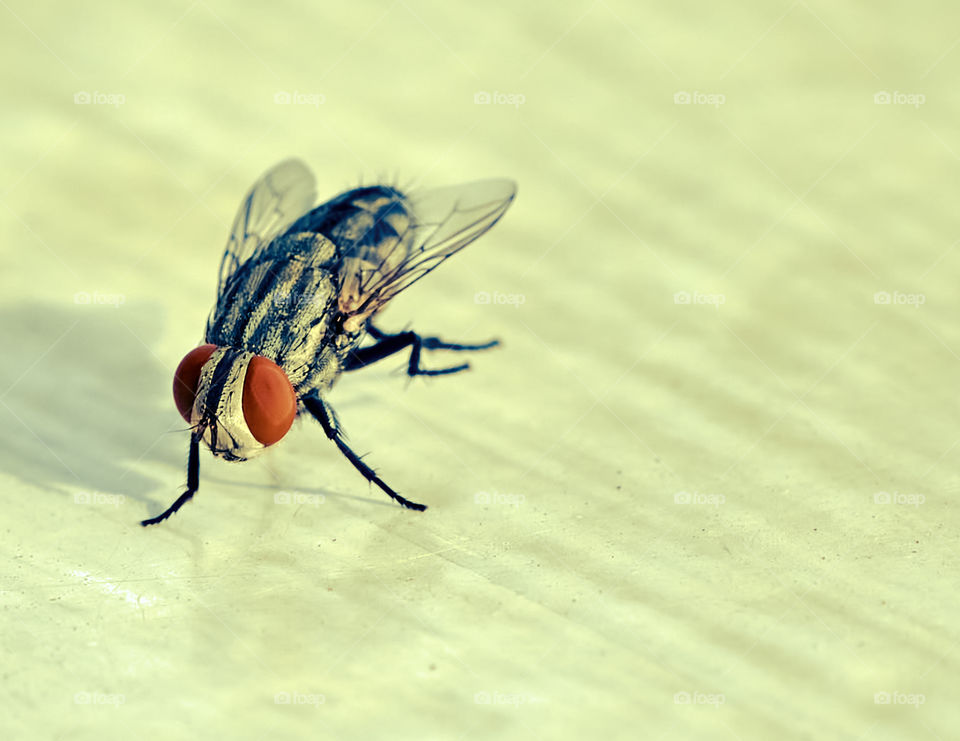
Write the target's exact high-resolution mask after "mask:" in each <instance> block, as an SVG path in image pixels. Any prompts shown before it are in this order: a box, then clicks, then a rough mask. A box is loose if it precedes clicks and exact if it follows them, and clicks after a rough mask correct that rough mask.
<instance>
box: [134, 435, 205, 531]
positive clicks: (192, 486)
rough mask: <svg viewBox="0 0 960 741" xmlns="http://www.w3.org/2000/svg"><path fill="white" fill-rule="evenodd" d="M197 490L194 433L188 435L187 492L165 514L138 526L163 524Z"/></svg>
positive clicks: (197, 448) (197, 459)
mask: <svg viewBox="0 0 960 741" xmlns="http://www.w3.org/2000/svg"><path fill="white" fill-rule="evenodd" d="M198 488H200V438H199V437H198V436H197V435H196V433H194V434H192V435H190V454H189V456H188V458H187V490H186V491H185V492H183V494H181V495H180V496H179V497H177V501H175V502H174V503H173V504H171V505H170V506H169V507H168V508H167V510H166V511H165V512H163V513H162V514H159V515H157V516H156V517H151V518H150V519H148V520H143V521H142V522H141V523H140V524H141V525H143V526H144V527H146V526H147V525H156V524H157V523H158V522H163V521H164V520H166V519H167V518H168V517H169V516H170V515H172V514H173V513H174V512H176V511H177V510H178V509H180V508H181V507H182V506H183V505H184V504H186V503H187V502H188V501H190V498H191V497H192V496H193V495H194V494H196V493H197V489H198Z"/></svg>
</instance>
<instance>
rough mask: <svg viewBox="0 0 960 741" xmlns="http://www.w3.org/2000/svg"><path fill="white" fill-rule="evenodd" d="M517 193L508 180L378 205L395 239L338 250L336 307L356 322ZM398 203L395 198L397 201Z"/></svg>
mask: <svg viewBox="0 0 960 741" xmlns="http://www.w3.org/2000/svg"><path fill="white" fill-rule="evenodd" d="M516 193H517V186H516V183H514V182H513V181H512V180H478V181H476V182H473V183H466V184H464V185H456V186H451V187H447V188H438V189H436V190H430V191H426V192H424V193H420V194H416V193H414V194H411V195H410V196H407V197H404V198H403V201H402V206H403V208H402V210H401V209H399V208H386V209H382V210H381V213H383V214H384V217H383V218H384V219H386V220H389V221H390V226H391V227H392V229H393V231H394V233H395V235H396V236H395V238H390V239H387V240H384V241H383V242H382V243H379V244H377V243H374V244H370V243H369V242H368V241H366V240H363V239H358V240H357V243H356V244H357V249H355V250H351V249H349V248H348V249H346V250H344V251H343V253H342V257H343V266H342V268H341V271H340V275H341V286H340V311H341V312H342V313H343V314H345V315H347V316H348V317H352V318H353V322H352V323H353V324H355V325H358V324H359V323H360V322H362V321H363V320H364V319H366V318H368V317H370V316H372V315H373V314H374V313H376V312H377V311H378V310H379V309H380V308H381V307H382V306H383V305H384V304H385V303H386V302H387V301H389V300H390V299H392V298H394V297H395V296H396V295H397V294H398V293H400V292H401V291H403V290H404V289H406V288H409V287H410V286H411V285H412V284H413V283H415V282H416V281H418V280H420V278H422V277H423V276H425V275H427V274H428V273H429V272H431V271H432V270H434V269H435V268H436V267H437V266H438V265H440V263H442V262H443V261H444V260H446V259H447V258H449V257H451V256H452V255H454V254H456V253H457V252H459V251H460V250H462V249H463V248H464V247H466V246H467V245H468V244H470V243H471V242H472V241H473V240H475V239H476V238H477V237H479V236H480V235H482V234H483V233H484V232H486V231H487V230H488V229H490V227H492V226H493V225H494V224H495V223H496V222H497V221H498V220H499V219H500V217H501V216H503V214H504V213H506V210H507V209H508V208H509V207H510V204H511V203H512V202H513V199H514V197H515V196H516ZM397 205H398V206H399V205H400V204H399V203H398V204H397Z"/></svg>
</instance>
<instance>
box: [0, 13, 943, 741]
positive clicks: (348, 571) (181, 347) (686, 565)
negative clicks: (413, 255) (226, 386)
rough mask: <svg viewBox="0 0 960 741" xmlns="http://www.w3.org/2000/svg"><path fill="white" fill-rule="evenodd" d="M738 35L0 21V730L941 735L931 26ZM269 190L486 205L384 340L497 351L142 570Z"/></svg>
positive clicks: (357, 21)
mask: <svg viewBox="0 0 960 741" xmlns="http://www.w3.org/2000/svg"><path fill="white" fill-rule="evenodd" d="M728 5H729V4H727V5H717V4H708V3H685V4H675V3H674V4H654V3H647V4H644V6H642V7H641V6H638V5H637V4H636V3H631V2H621V1H620V0H599V1H598V2H583V3H568V4H560V5H558V4H555V3H547V2H542V3H539V4H536V5H531V4H527V5H525V6H524V7H523V9H521V10H517V9H513V8H512V6H513V4H511V3H502V4H499V3H474V4H468V5H463V6H454V5H452V4H447V3H433V4H431V3H428V2H420V1H419V0H399V1H398V2H395V3H392V4H389V3H388V4H384V5H376V4H362V5H358V4H354V3H342V4H337V5H335V4H329V3H327V4H323V5H320V4H317V5H315V6H302V5H294V4H290V5H286V6H274V5H270V4H263V3H250V4H247V5H245V6H242V7H241V6H237V5H235V4H232V3H221V2H206V1H201V2H196V3H192V4H191V3H178V4H175V5H163V4H145V5H143V6H142V7H138V8H134V7H131V6H127V5H124V4H114V3H111V4H103V5H102V6H97V5H95V4H94V5H91V4H79V5H76V6H71V5H69V4H66V5H64V4H58V5H50V6H47V7H44V6H38V5H36V4H34V3H27V2H23V1H22V0H16V1H13V2H11V0H4V2H3V3H2V4H0V16H2V17H3V22H2V26H0V47H2V48H3V55H4V62H5V74H4V79H3V90H2V93H3V114H2V116H0V135H2V145H0V147H2V156H0V206H2V207H0V239H2V247H0V261H2V270H0V298H2V302H0V312H2V322H0V328H2V329H0V332H2V334H0V340H2V344H0V347H2V360H0V470H2V473H0V485H2V490H3V494H4V496H3V507H2V526H3V527H2V530H3V538H2V545H0V648H2V656H3V660H2V684H0V736H2V737H3V738H4V739H34V738H63V739H71V740H73V739H98V740H99V739H108V738H109V739H112V738H143V739H155V738H177V737H181V738H243V739H247V738H249V739H274V738H344V739H354V738H357V739H367V738H384V739H433V738H436V739H440V738H463V739H513V738H516V739H559V738H602V739H614V738H617V739H619V738H644V739H646V738H649V739H658V738H663V739H779V738H789V739H830V738H838V739H839V738H842V739H857V738H861V739H941V740H945V739H951V738H957V737H958V732H957V728H958V726H960V712H958V707H960V706H958V704H957V693H958V689H960V687H958V682H957V673H958V669H960V666H958V662H960V650H958V649H957V642H958V629H957V616H958V597H957V594H958V590H957V582H958V579H957V574H958V563H957V550H958V538H957V526H958V522H960V516H958V512H957V508H956V506H955V504H954V500H955V498H956V496H957V493H958V491H960V480H958V477H957V474H956V466H957V456H958V454H960V447H958V442H960V420H958V415H957V400H956V395H957V391H956V389H957V387H958V376H960V374H958V371H960V358H958V354H957V353H958V352H960V325H958V317H960V300H958V294H960V289H958V282H957V278H956V276H957V270H958V266H960V254H958V251H957V250H956V248H955V245H956V243H957V240H958V238H960V219H958V217H957V207H956V202H957V183H958V171H960V163H958V155H957V153H958V152H960V139H958V135H957V128H956V122H957V120H958V114H960V111H958V105H957V97H956V79H957V74H958V65H960V45H958V42H957V33H958V32H957V23H956V20H957V9H956V7H955V6H954V5H953V4H950V3H945V2H944V3H921V4H919V5H917V4H912V5H906V4H888V5H885V6H882V7H881V6H876V7H875V6H874V5H870V4H867V5H860V6H858V8H857V9H856V10H855V11H854V10H850V9H849V8H846V7H841V6H846V5H848V4H838V3H827V2H822V1H821V0H818V1H817V2H803V1H800V2H795V3H789V2H782V3H760V2H752V3H749V4H748V5H749V6H750V7H749V8H744V7H735V6H736V4H734V6H730V7H728ZM740 5H741V6H742V5H743V4H740ZM882 91H887V92H888V93H889V94H890V102H889V103H887V104H883V103H876V102H875V98H874V96H875V94H877V93H879V92H882ZM483 92H489V93H491V103H489V104H486V105H483V104H476V103H475V102H474V100H475V96H476V95H477V94H478V93H483ZM494 92H496V93H497V94H496V95H493V93H494ZM77 93H89V94H90V102H89V103H87V104H82V103H81V104H75V103H74V96H75V94H77ZM278 93H289V94H291V101H292V102H291V103H289V104H283V103H276V102H275V99H276V96H277V94H278ZM683 93H688V94H690V102H689V103H687V104H683V103H682V102H681V103H675V95H677V94H681V96H682V94H683ZM511 96H512V97H511ZM911 96H912V97H911ZM920 96H922V97H920ZM280 100H283V98H282V97H281V98H280ZM680 100H681V101H682V100H683V98H682V97H681V98H680ZM511 103H512V104H511ZM287 156H299V157H301V158H303V159H304V160H305V161H306V162H307V163H309V164H310V165H311V167H313V168H314V170H315V171H316V173H317V177H318V181H319V190H320V193H321V195H322V196H324V197H328V196H331V195H333V194H334V193H336V192H338V191H339V190H341V189H343V188H346V187H350V186H353V185H355V184H356V183H358V182H375V181H377V180H378V179H381V178H385V179H388V180H391V179H392V180H396V181H398V182H400V183H402V184H410V183H414V184H418V185H423V186H440V185H446V184H449V183H454V182H459V181H466V180H472V179H476V178H479V177H492V176H506V177H512V178H514V179H516V180H517V182H518V183H519V197H518V199H517V202H516V203H515V205H514V207H513V209H512V210H511V211H510V212H509V213H508V214H507V216H506V217H505V219H504V220H503V222H502V223H501V224H499V225H498V226H497V227H496V228H495V229H494V230H493V231H492V232H490V233H489V234H488V235H486V236H485V237H484V238H483V239H482V240H480V241H479V242H477V243H476V244H475V245H472V246H471V247H470V248H469V249H468V250H467V251H466V252H464V253H463V254H462V255H458V256H457V257H456V258H454V259H453V260H452V261H451V262H450V263H448V264H447V265H444V266H443V267H442V268H441V269H440V270H439V271H437V272H436V273H435V274H433V275H431V276H430V277H429V278H428V279H426V280H424V281H423V282H421V283H420V284H418V285H417V286H416V287H415V288H414V289H411V290H410V291H409V292H408V293H407V294H405V295H404V296H403V297H401V298H400V299H398V300H397V301H396V303H395V305H394V306H392V307H391V309H390V310H389V311H388V312H387V314H386V315H385V317H384V324H385V325H386V326H388V327H390V328H402V327H404V326H407V325H410V326H412V327H414V328H416V329H418V330H420V331H422V332H426V333H437V334H440V335H441V336H443V337H445V338H448V339H455V340H456V339H459V340H469V341H481V340H485V339H487V338H489V337H499V338H501V339H502V340H503V343H504V346H503V348H502V349H499V350H496V351H491V352H488V353H484V354H480V355H477V356H475V357H474V358H472V361H473V370H472V371H471V372H470V373H469V374H464V375H462V376H457V377H450V378H439V379H429V380H426V381H425V380H424V379H417V380H416V382H414V383H412V384H410V385H409V388H407V389H406V390H405V382H406V381H405V378H404V377H403V376H402V375H401V374H399V373H397V370H398V369H399V368H401V367H402V365H403V362H404V360H403V359H402V358H396V359H392V360H389V361H386V362H384V363H383V364H382V365H381V366H377V367H375V368H371V369H369V370H367V371H364V372H360V373H357V374H353V375H351V376H348V377H345V378H343V379H342V380H341V383H340V384H339V385H338V387H337V388H336V389H335V392H334V394H333V395H332V397H331V401H332V402H333V404H334V405H335V407H336V408H337V410H338V411H339V414H340V417H341V419H342V420H343V422H344V424H345V425H346V428H347V431H348V433H349V434H350V440H351V442H352V444H353V445H354V446H355V447H356V448H357V449H358V451H360V452H363V453H368V454H369V455H368V457H367V460H368V461H369V462H371V464H372V465H374V466H376V468H377V469H378V471H380V472H381V473H382V474H383V476H384V477H385V478H386V479H387V481H389V482H390V483H392V484H393V486H395V487H396V488H398V489H399V490H400V491H401V492H402V493H404V494H406V495H407V496H409V497H411V498H413V499H416V500H419V501H423V502H426V503H428V504H429V505H430V509H429V510H428V511H427V512H426V513H425V514H417V513H412V512H408V511H404V510H402V509H400V508H399V507H397V506H395V505H393V504H391V503H390V502H389V501H388V500H387V499H386V498H385V497H384V496H382V495H381V494H380V493H379V492H378V491H376V490H371V489H370V488H369V487H368V486H367V485H366V483H365V482H364V481H363V480H362V479H361V478H360V476H359V475H358V474H357V473H356V472H355V471H353V470H352V469H351V468H350V466H349V464H348V463H347V462H346V461H345V460H344V459H343V458H342V457H341V456H340V455H339V454H338V453H337V452H336V450H335V449H334V447H333V446H332V445H331V444H330V443H329V442H328V441H327V440H326V439H325V438H324V436H323V433H322V431H321V430H320V429H319V427H318V426H317V425H316V424H313V423H311V422H310V421H309V420H305V421H304V422H303V423H300V424H298V425H297V426H296V427H295V428H294V430H293V432H292V433H291V434H290V435H289V437H288V439H286V440H285V441H284V442H283V443H282V444H281V445H279V446H278V447H277V448H276V449H275V450H273V451H271V452H270V453H269V454H268V455H266V456H265V457H264V458H262V459H261V460H258V461H253V462H250V463H246V464H239V465H231V464H227V463H222V462H219V461H214V460H213V459H212V458H211V456H210V455H209V454H208V453H206V452H205V453H204V454H203V457H202V460H201V487H200V492H199V494H198V496H197V497H196V499H195V500H194V501H193V502H191V503H190V504H188V505H187V506H186V507H184V509H183V510H182V511H181V512H180V513H179V514H177V515H176V516H175V517H174V518H173V519H172V520H170V521H169V522H167V523H165V524H163V525H162V526H160V527H156V528H152V529H149V530H144V529H142V528H140V527H139V525H138V524H137V523H138V521H139V520H140V519H141V518H143V517H146V516H149V515H152V514H156V513H158V512H159V511H161V509H162V508H164V507H166V506H167V504H168V503H169V502H171V501H172V500H173V499H174V498H175V497H176V495H177V494H178V493H179V492H180V491H181V487H182V485H183V482H184V477H185V470H184V469H185V460H186V448H187V434H186V432H185V431H184V424H183V422H182V420H180V418H179V417H178V415H177V412H176V410H175V408H174V405H173V402H172V399H171V396H170V383H171V373H172V369H173V368H174V367H175V366H176V363H177V362H178V361H179V360H180V358H181V357H182V355H183V354H184V353H185V352H186V351H187V350H188V349H190V348H191V347H193V346H194V344H195V343H197V342H198V341H199V340H200V339H201V335H202V330H203V324H204V321H205V319H206V315H207V312H208V310H209V308H210V306H211V305H212V302H213V298H214V285H215V275H216V269H217V265H218V262H219V259H220V254H221V251H222V249H223V245H224V242H225V239H226V234H227V230H228V227H229V224H230V222H231V220H232V218H233V214H234V211H235V209H236V207H237V205H238V203H239V201H240V199H241V197H242V195H243V193H244V191H245V190H246V188H247V187H248V186H249V185H250V183H252V182H253V180H254V179H255V178H256V177H257V176H258V175H259V174H260V173H261V172H262V171H263V170H264V169H265V168H266V167H268V166H270V165H272V164H274V163H275V162H277V161H279V160H281V159H283V158H285V157H287ZM78 292H80V293H86V294H89V295H90V296H91V297H93V295H94V294H96V297H94V298H93V302H92V303H91V304H90V305H83V304H77V303H75V295H76V294H77V293H78ZM480 292H488V293H490V294H493V293H494V292H496V293H497V294H498V295H499V296H512V297H513V298H512V301H513V303H512V304H511V303H495V302H492V303H490V304H483V303H477V301H476V300H475V295H476V294H477V293H480ZM683 292H687V293H686V294H685V295H686V296H689V297H690V298H691V300H690V302H689V303H682V299H683V297H684V294H683ZM877 292H887V294H889V295H890V296H891V297H892V299H891V302H890V303H889V304H885V303H878V302H877V299H876V298H875V294H876V293H877ZM678 293H680V294H681V296H680V297H679V299H675V294H678ZM103 297H108V298H103ZM109 297H113V298H109ZM501 300H503V301H507V300H511V299H505V298H504V299H501ZM678 300H680V301H681V302H680V303H678ZM881 300H882V297H881ZM98 301H113V302H114V303H115V304H117V306H111V305H110V304H109V303H107V304H104V303H98ZM521 301H522V303H521ZM121 302H122V303H121ZM426 360H427V362H428V363H430V364H432V365H433V366H434V367H437V366H440V365H443V364H445V363H447V362H449V361H450V360H451V358H450V356H449V355H445V354H443V353H428V355H427V358H426ZM453 360H456V358H453ZM278 495H279V496H278ZM285 495H286V496H287V497H288V498H289V499H290V502H291V503H289V504H288V503H284V501H285V500H284V496H285ZM283 693H290V695H289V697H290V699H291V702H290V703H289V704H284V703H283V702H282V700H283V699H284V698H285V697H287V696H286V695H284V694H283ZM678 693H689V694H688V695H686V696H684V695H679V697H678ZM882 693H889V694H888V695H883V694H882ZM685 697H688V698H689V699H690V700H691V702H690V703H689V704H685V703H683V702H682V700H683V699H685ZM885 699H889V700H890V702H889V703H884V702H883V701H884V700H885ZM278 700H279V701H278Z"/></svg>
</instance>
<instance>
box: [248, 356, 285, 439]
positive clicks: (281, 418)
mask: <svg viewBox="0 0 960 741" xmlns="http://www.w3.org/2000/svg"><path fill="white" fill-rule="evenodd" d="M296 416H297V395H296V394H295V393H294V391H293V386H291V385H290V379H289V378H287V374H286V373H284V372H283V369H282V368H281V367H280V366H279V365H277V364H276V363H274V362H273V361H272V360H270V359H269V358H265V357H263V356H262V355H256V356H254V357H253V358H252V359H251V360H250V365H248V366H247V376H246V378H244V379H243V418H244V419H245V420H246V422H247V427H249V428H250V432H251V434H252V435H253V436H254V437H255V438H257V440H258V441H259V442H261V443H263V444H264V445H273V444H274V443H275V442H277V441H278V440H279V439H280V438H282V437H283V436H284V435H286V434H287V430H289V429H290V425H292V424H293V418H294V417H296Z"/></svg>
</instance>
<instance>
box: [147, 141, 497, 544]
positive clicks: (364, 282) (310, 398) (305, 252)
mask: <svg viewBox="0 0 960 741" xmlns="http://www.w3.org/2000/svg"><path fill="white" fill-rule="evenodd" d="M515 195H516V184H515V183H514V182H513V181H511V180H479V181H476V182H473V183H467V184H465V185H458V186H452V187H448V188H439V189H436V190H430V191H426V192H423V193H409V194H408V193H404V192H401V191H400V190H398V189H396V188H393V187H389V186H386V185H374V186H369V187H364V188H356V189H353V190H349V191H346V192H344V193H341V194H340V195H338V196H336V197H335V198H333V199H332V200H330V201H327V202H326V203H323V204H321V205H319V206H316V207H314V203H315V202H316V181H315V180H314V177H313V174H312V173H311V172H310V170H309V169H308V168H307V166H306V165H304V164H303V162H301V161H300V160H297V159H291V160H286V161H284V162H281V163H280V164H278V165H276V166H275V167H273V168H271V169H270V170H268V171H267V172H266V173H264V174H263V176H262V177H261V178H260V179H259V180H258V181H257V182H256V183H254V185H253V187H252V188H251V189H250V191H249V192H248V193H247V196H246V198H244V200H243V203H241V204H240V209H239V211H238V212H237V216H236V219H235V220H234V222H233V227H232V229H231V232H230V238H229V240H228V241H227V248H226V251H225V252H224V254H223V259H222V260H221V262H220V275H219V280H218V283H217V302H216V305H215V306H214V307H213V311H212V312H211V314H210V317H209V319H208V320H207V327H206V333H205V342H204V344H202V345H200V346H199V347H196V348H194V349H193V350H191V351H190V352H188V353H187V354H186V356H185V357H184V358H183V360H182V361H181V362H180V365H179V366H178V367H177V370H176V372H175V373H174V380H173V398H174V402H175V403H176V406H177V409H178V411H179V412H180V414H181V415H182V416H183V418H184V419H185V420H186V421H187V422H188V423H189V424H190V426H191V434H190V450H189V454H188V460H187V489H186V491H184V492H183V494H181V495H180V496H179V497H178V498H177V500H176V501H175V502H174V503H173V504H172V505H170V507H168V508H167V509H166V510H165V511H164V512H163V513H161V514H159V515H157V516H156V517H151V518H149V519H147V520H143V521H142V522H141V523H140V524H141V525H153V524H155V523H158V522H162V521H163V520H165V519H167V518H168V517H170V515H172V514H173V513H174V512H176V511H177V510H179V509H180V507H182V506H183V505H184V504H185V503H186V502H187V501H189V500H190V498H191V497H193V495H194V494H196V493H197V489H198V488H199V484H200V442H201V441H202V442H203V443H204V444H205V445H206V447H207V448H209V450H210V451H211V452H212V453H213V454H214V455H215V456H217V457H219V458H224V459H226V460H230V461H244V460H247V459H248V458H252V457H253V456H255V455H257V454H259V453H261V452H263V450H265V449H266V448H268V447H270V446H271V445H274V444H275V443H277V442H279V441H280V440H281V439H282V438H283V436H284V435H286V433H287V432H288V431H289V429H290V427H291V425H292V424H293V420H294V418H295V417H296V416H298V415H300V414H304V413H306V414H310V415H311V416H312V417H314V418H315V419H316V420H317V421H318V422H319V423H320V425H321V427H322V428H323V431H324V432H325V433H326V435H327V437H328V438H330V440H331V441H332V442H333V443H334V444H335V445H336V446H337V448H338V449H339V450H340V452H341V453H342V454H343V455H344V456H345V457H346V458H347V460H349V461H350V463H351V464H353V466H354V468H356V469H357V470H358V471H359V472H360V473H361V474H362V475H363V477H364V478H366V479H367V481H369V482H370V483H372V484H376V485H377V486H378V487H379V488H380V489H382V490H383V491H384V492H385V493H386V494H387V495H388V496H390V497H391V498H393V499H394V500H396V501H397V502H398V503H399V504H401V505H403V506H404V507H407V508H409V509H414V510H420V511H422V510H424V509H426V505H423V504H418V503H416V502H412V501H410V500H409V499H406V498H404V497H402V496H400V495H399V494H398V493H397V492H395V491H394V490H393V489H391V488H390V487H389V486H388V485H387V484H386V483H385V482H384V481H383V480H382V479H381V478H380V477H379V476H377V474H376V473H375V472H374V471H373V469H371V468H370V467H369V466H368V465H367V464H366V463H364V462H363V461H362V460H361V459H360V456H358V455H357V454H356V453H354V452H353V451H352V450H351V449H350V447H349V446H348V445H347V444H346V442H345V441H344V439H343V433H342V431H341V428H340V425H339V423H338V421H337V417H336V415H335V414H334V411H333V408H332V407H331V406H330V403H329V402H328V401H327V400H326V396H327V395H328V393H329V392H330V389H331V388H332V387H333V385H334V383H336V381H337V379H338V378H339V377H340V375H341V374H342V373H345V372H350V371H355V370H358V369H360V368H364V367H366V366H368V365H370V364H371V363H375V362H377V361H378V360H382V359H383V358H386V357H389V356H391V355H393V354H395V353H398V352H401V351H403V350H406V349H407V348H409V350H410V356H409V361H408V364H407V374H408V375H409V376H438V375H444V374H449V373H457V372H459V371H463V370H466V369H467V368H468V367H469V366H468V364H467V363H463V364H460V365H455V366H450V367H447V368H439V369H428V368H424V367H422V366H421V364H420V354H421V351H423V350H456V351H466V350H486V349H488V348H491V347H493V346H495V345H496V344H497V341H496V340H492V341H490V342H486V343H484V344H480V345H466V344H460V343H452V342H444V341H443V340H441V339H439V338H438V337H425V336H421V335H419V334H417V333H416V332H411V331H405V332H395V333H390V332H386V331H383V330H381V329H379V328H378V327H376V326H375V325H374V323H373V319H374V317H375V316H376V314H377V312H379V311H380V310H381V309H382V308H383V307H384V305H385V304H386V303H387V302H388V301H390V300H391V299H392V298H393V297H394V296H396V295H397V294H398V293H400V292H401V291H403V290H404V289H406V288H408V287H409V286H410V285H412V284H413V283H415V282H416V281H418V280H419V279H420V278H422V277H423V276H425V275H426V274H427V273H429V272H431V271H432V270H434V269H435V268H436V267H437V266H438V265H440V263H442V262H443V261H444V260H446V259H447V258H449V257H450V256H451V255H453V254H455V253H457V252H459V251H460V250H462V249H463V248H464V247H466V246H467V245H468V244H470V243H471V242H472V241H473V240H475V239H476V238H477V237H479V236H480V235H481V234H483V233H484V232H486V231H487V230H488V229H489V228H490V227H492V226H493V225H494V224H495V223H496V222H497V221H498V220H499V219H500V217H501V216H503V214H504V213H505V212H506V210H507V208H509V206H510V204H511V203H512V202H513V199H514V196H515ZM367 337H369V339H370V342H368V343H364V339H365V338H367Z"/></svg>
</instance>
